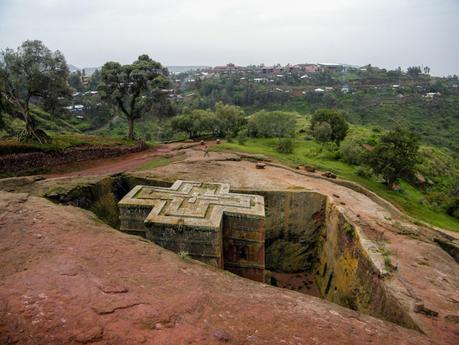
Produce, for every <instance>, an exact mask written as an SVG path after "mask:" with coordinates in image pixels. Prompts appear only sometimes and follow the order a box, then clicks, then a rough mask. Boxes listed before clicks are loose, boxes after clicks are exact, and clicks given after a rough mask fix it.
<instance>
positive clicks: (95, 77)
mask: <svg viewBox="0 0 459 345" xmlns="http://www.w3.org/2000/svg"><path fill="white" fill-rule="evenodd" d="M100 79H101V76H100V72H99V70H98V69H96V70H95V71H94V73H93V74H91V78H89V84H88V88H89V90H97V88H98V87H99V84H100Z"/></svg>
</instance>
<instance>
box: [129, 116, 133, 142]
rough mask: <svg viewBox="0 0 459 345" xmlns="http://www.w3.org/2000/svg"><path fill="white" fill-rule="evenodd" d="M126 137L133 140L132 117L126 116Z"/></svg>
mask: <svg viewBox="0 0 459 345" xmlns="http://www.w3.org/2000/svg"><path fill="white" fill-rule="evenodd" d="M128 126H129V127H128V139H130V140H134V119H132V118H128Z"/></svg>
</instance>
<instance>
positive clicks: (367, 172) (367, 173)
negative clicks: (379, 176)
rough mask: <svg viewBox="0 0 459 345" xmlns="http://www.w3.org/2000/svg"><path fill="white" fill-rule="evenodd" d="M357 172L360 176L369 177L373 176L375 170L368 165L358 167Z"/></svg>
mask: <svg viewBox="0 0 459 345" xmlns="http://www.w3.org/2000/svg"><path fill="white" fill-rule="evenodd" d="M355 174H356V175H357V176H360V177H364V178H369V177H371V176H373V171H372V170H371V169H370V168H368V167H358V168H357V169H356V170H355Z"/></svg>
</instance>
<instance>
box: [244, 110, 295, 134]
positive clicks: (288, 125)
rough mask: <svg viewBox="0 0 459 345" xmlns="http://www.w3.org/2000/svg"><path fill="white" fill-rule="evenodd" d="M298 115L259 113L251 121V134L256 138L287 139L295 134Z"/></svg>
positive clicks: (278, 112)
mask: <svg viewBox="0 0 459 345" xmlns="http://www.w3.org/2000/svg"><path fill="white" fill-rule="evenodd" d="M296 116H297V115H296V114H295V113H289V112H284V111H271V112H267V111H259V112H257V113H255V114H253V115H252V116H251V117H250V119H249V124H248V127H249V134H250V135H251V136H254V137H265V138H274V137H276V138H285V137H293V135H294V134H295V126H296Z"/></svg>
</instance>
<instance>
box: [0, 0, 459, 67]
mask: <svg viewBox="0 0 459 345" xmlns="http://www.w3.org/2000/svg"><path fill="white" fill-rule="evenodd" d="M26 39H39V40H42V41H43V42H44V43H45V44H46V45H47V46H48V47H50V48H51V49H53V50H55V49H59V50H61V51H62V52H63V53H64V54H65V56H66V58H67V61H68V62H69V63H71V64H74V65H76V66H79V67H91V66H100V65H102V64H103V63H104V62H106V61H107V60H114V61H119V62H121V63H130V62H132V61H133V60H134V59H135V58H136V57H137V56H138V55H140V54H143V53H147V54H149V55H150V56H151V57H152V58H154V59H155V60H158V61H160V62H161V63H163V64H164V65H219V64H225V63H228V62H234V63H236V64H242V65H247V64H259V63H265V64H273V63H281V64H286V63H301V62H340V63H349V64H355V65H364V64H368V63H371V64H373V65H377V66H382V67H386V68H396V67H397V66H401V67H402V68H406V67H407V66H409V65H424V66H425V65H427V66H430V67H431V69H432V73H433V74H435V75H447V74H459V0H317V1H312V0H283V1H279V0H0V48H2V49H3V48H6V47H10V48H15V47H17V46H18V45H19V44H20V43H21V42H23V41H24V40H26Z"/></svg>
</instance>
